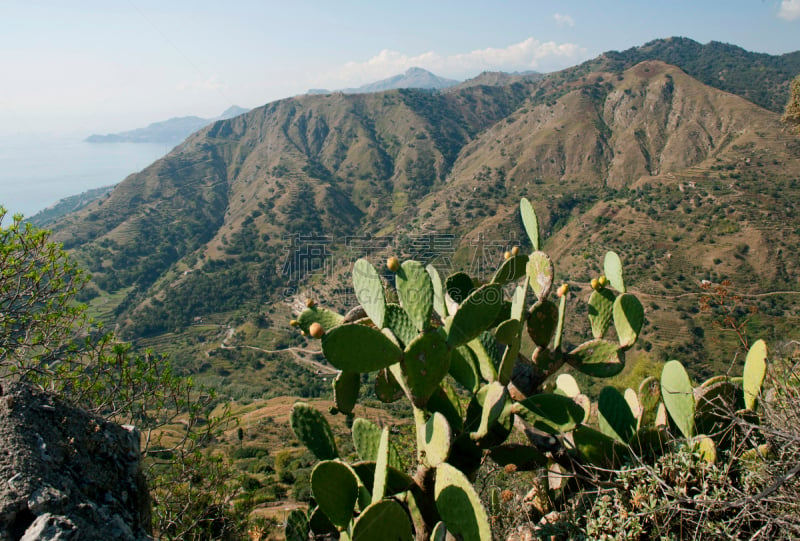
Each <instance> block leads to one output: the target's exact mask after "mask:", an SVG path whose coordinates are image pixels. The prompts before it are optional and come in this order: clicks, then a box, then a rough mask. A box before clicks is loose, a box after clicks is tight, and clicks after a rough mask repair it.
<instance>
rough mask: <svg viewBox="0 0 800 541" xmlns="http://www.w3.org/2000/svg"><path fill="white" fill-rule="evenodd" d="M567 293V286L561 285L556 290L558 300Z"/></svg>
mask: <svg viewBox="0 0 800 541" xmlns="http://www.w3.org/2000/svg"><path fill="white" fill-rule="evenodd" d="M567 291H569V284H561V285H560V286H558V289H557V290H556V296H557V297H558V298H559V299H560V298H561V297H563V296H564V295H566V294H567Z"/></svg>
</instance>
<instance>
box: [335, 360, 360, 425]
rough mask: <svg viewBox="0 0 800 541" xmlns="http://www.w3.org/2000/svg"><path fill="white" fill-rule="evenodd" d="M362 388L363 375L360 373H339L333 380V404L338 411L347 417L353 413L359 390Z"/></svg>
mask: <svg viewBox="0 0 800 541" xmlns="http://www.w3.org/2000/svg"><path fill="white" fill-rule="evenodd" d="M360 386H361V374H359V373H358V372H345V371H342V372H339V375H338V376H336V379H334V380H333V403H334V404H335V405H336V409H338V410H339V411H340V412H342V413H344V414H345V415H350V414H351V413H353V408H354V407H355V405H356V402H357V401H358V389H359V387H360Z"/></svg>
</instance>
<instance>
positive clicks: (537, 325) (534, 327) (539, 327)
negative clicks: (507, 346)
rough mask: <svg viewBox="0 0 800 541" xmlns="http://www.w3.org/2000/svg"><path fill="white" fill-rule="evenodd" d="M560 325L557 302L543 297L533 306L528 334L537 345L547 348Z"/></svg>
mask: <svg viewBox="0 0 800 541" xmlns="http://www.w3.org/2000/svg"><path fill="white" fill-rule="evenodd" d="M557 327H558V307H557V306H556V305H555V303H553V302H551V301H549V300H547V299H542V300H540V301H539V302H537V303H536V304H534V305H533V307H532V308H531V313H530V315H529V316H528V335H530V337H531V340H533V343H534V344H536V345H537V346H541V347H543V348H546V347H547V346H548V345H549V344H550V340H552V339H553V336H554V335H555V332H556V328H557Z"/></svg>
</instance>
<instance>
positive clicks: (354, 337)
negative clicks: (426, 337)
mask: <svg viewBox="0 0 800 541" xmlns="http://www.w3.org/2000/svg"><path fill="white" fill-rule="evenodd" d="M322 352H323V353H324V354H325V358H326V359H327V360H328V362H330V363H331V364H332V365H333V366H335V367H336V368H338V369H339V370H348V371H351V372H361V373H364V372H374V371H376V370H380V369H381V368H386V367H387V366H389V365H392V364H394V363H396V362H397V361H399V360H400V359H401V358H402V356H403V352H402V351H401V350H400V348H399V347H397V345H396V344H395V343H394V342H392V341H391V340H390V339H389V338H387V337H386V336H385V335H384V334H383V333H381V332H380V331H378V330H376V329H373V328H372V327H367V326H365V325H358V324H347V325H340V326H338V327H334V328H333V329H331V330H329V331H328V332H327V333H325V336H324V337H323V338H322Z"/></svg>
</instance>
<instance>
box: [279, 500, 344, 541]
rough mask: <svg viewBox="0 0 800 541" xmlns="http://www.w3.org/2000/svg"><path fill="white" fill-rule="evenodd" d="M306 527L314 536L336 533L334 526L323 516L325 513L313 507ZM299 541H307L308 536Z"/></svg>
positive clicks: (287, 540)
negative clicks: (308, 527)
mask: <svg viewBox="0 0 800 541" xmlns="http://www.w3.org/2000/svg"><path fill="white" fill-rule="evenodd" d="M308 525H309V526H310V527H311V531H312V532H314V535H325V534H331V533H333V532H335V531H336V526H334V525H333V523H332V522H331V521H330V519H329V518H328V517H326V516H325V513H323V512H322V509H320V508H319V507H315V508H314V510H313V511H312V512H311V517H309V519H308ZM301 539H302V541H308V534H306V536H305V537H302V538H301ZM286 541H289V539H288V538H287V539H286Z"/></svg>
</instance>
